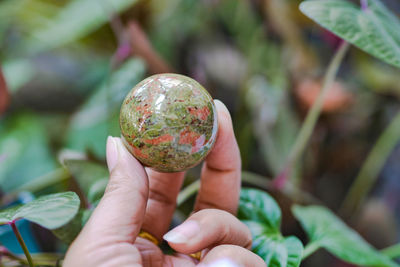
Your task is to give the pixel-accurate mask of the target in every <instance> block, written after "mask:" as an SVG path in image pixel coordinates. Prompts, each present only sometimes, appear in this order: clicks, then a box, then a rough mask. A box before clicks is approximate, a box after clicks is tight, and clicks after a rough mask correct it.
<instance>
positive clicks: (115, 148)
mask: <svg viewBox="0 0 400 267" xmlns="http://www.w3.org/2000/svg"><path fill="white" fill-rule="evenodd" d="M215 104H216V107H217V110H218V112H217V114H218V119H219V122H220V129H219V131H218V136H217V140H216V143H215V146H214V148H213V149H212V151H211V152H210V154H209V155H208V156H207V158H206V160H205V162H204V165H203V169H202V176H201V189H200V191H199V194H198V196H197V200H196V204H195V206H194V209H193V214H192V215H191V216H190V217H189V218H188V219H187V220H186V221H184V222H183V223H182V224H181V225H179V226H178V227H176V228H174V229H173V230H172V231H170V232H169V234H168V235H169V236H171V232H175V233H176V232H180V233H181V235H182V234H183V235H184V236H185V235H186V237H187V238H186V240H185V238H183V239H181V240H178V239H175V240H173V239H171V238H168V239H169V241H168V244H169V245H170V246H171V247H172V248H173V249H174V250H175V251H176V253H175V254H173V255H165V254H163V253H162V251H161V250H160V248H159V247H158V246H156V245H154V244H153V243H151V242H150V241H148V240H146V239H143V238H140V237H138V233H139V231H140V230H145V231H147V232H149V233H150V234H152V235H153V236H155V237H156V238H157V239H158V240H160V241H161V240H162V237H163V236H165V239H167V236H168V235H165V233H166V232H167V231H168V228H169V226H170V223H171V219H172V216H173V213H174V210H175V205H176V204H175V203H176V198H177V195H178V192H179V190H180V187H181V185H182V181H183V177H184V173H182V172H180V173H160V172H157V171H154V170H152V169H148V168H147V169H145V168H144V167H143V166H142V165H141V164H140V162H139V161H138V160H136V159H135V158H134V157H133V156H132V155H131V154H130V153H129V152H128V150H127V149H126V148H125V146H124V145H123V144H122V142H121V140H120V139H119V138H112V137H109V139H108V142H107V165H108V167H109V170H110V181H109V183H108V185H107V189H106V192H105V194H104V196H103V198H102V199H101V201H100V203H99V205H98V206H97V207H96V209H95V210H94V212H93V214H92V216H91V217H90V219H89V221H88V222H87V224H86V225H85V227H84V228H83V230H82V232H81V233H80V234H79V236H78V237H77V239H76V240H75V241H74V242H73V243H72V245H71V246H70V248H69V249H68V252H67V255H66V258H65V260H64V263H63V266H65V267H79V266H85V267H91V266H107V267H113V266H146V267H148V266H149V267H158V266H174V267H178V266H179V267H193V266H196V265H200V264H204V265H205V266H208V265H209V264H213V263H215V264H217V263H218V261H220V260H224V261H226V259H229V262H233V264H235V265H233V266H245V267H259V266H260V267H264V266H266V265H265V263H264V261H263V260H262V259H261V258H260V257H259V256H257V255H255V254H254V253H252V252H251V251H249V250H248V248H250V245H251V235H250V231H249V229H248V228H247V227H246V226H245V225H244V224H243V223H241V222H240V221H239V220H238V219H237V218H236V217H235V216H234V215H233V214H235V213H236V209H237V205H238V200H239V191H240V172H241V163H240V154H239V149H238V146H237V143H236V140H235V136H234V134H233V129H232V122H231V119H230V116H229V112H228V110H227V109H226V107H225V106H224V105H223V104H222V103H221V102H220V101H218V100H216V101H215ZM227 192H229V194H227ZM188 226H190V227H188ZM193 226H194V227H193ZM185 229H186V230H185ZM198 251H202V258H201V261H200V262H198V261H197V260H194V259H193V258H191V257H189V256H187V254H188V253H194V252H198ZM204 265H202V266H204ZM214 266H215V265H214ZM217 266H218V265H217Z"/></svg>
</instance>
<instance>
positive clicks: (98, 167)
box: [64, 159, 109, 196]
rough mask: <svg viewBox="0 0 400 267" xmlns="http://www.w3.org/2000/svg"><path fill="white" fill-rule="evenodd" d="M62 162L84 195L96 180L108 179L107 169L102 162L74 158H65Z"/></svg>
mask: <svg viewBox="0 0 400 267" xmlns="http://www.w3.org/2000/svg"><path fill="white" fill-rule="evenodd" d="M64 164H65V166H66V168H67V169H68V171H69V173H70V174H71V176H72V177H74V179H75V180H76V182H77V183H78V184H79V188H80V189H81V190H82V191H83V193H84V194H85V195H86V196H88V195H89V192H90V190H91V187H92V186H93V184H95V183H96V182H97V181H99V180H103V179H107V180H108V175H109V173H108V170H107V168H106V167H105V166H104V165H102V164H99V163H95V162H91V161H88V160H76V159H70V160H65V161H64Z"/></svg>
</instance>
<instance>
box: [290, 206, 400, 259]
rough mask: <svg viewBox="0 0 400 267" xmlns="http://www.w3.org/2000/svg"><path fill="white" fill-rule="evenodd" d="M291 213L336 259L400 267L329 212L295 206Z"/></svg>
mask: <svg viewBox="0 0 400 267" xmlns="http://www.w3.org/2000/svg"><path fill="white" fill-rule="evenodd" d="M292 210H293V214H294V216H295V217H296V218H297V220H299V221H300V223H301V225H302V226H303V228H304V230H305V232H306V233H307V235H308V238H309V239H310V243H311V244H313V245H314V246H319V247H322V248H325V249H326V250H328V251H329V252H331V253H332V254H334V255H335V256H336V257H338V258H340V259H342V260H344V261H347V262H350V263H353V264H357V265H360V266H399V265H397V264H396V263H394V262H392V261H391V260H390V259H389V258H387V257H386V256H384V255H383V254H381V253H379V252H378V251H377V250H375V249H374V248H373V247H372V246H371V245H369V244H368V243H367V242H366V241H365V240H364V239H363V238H362V237H361V236H360V235H359V234H358V233H357V232H355V231H354V230H352V229H351V228H349V227H348V226H347V225H345V224H344V223H343V222H342V221H341V220H340V219H339V218H338V217H336V216H335V215H334V214H333V213H332V212H331V211H329V210H328V209H326V208H324V207H321V206H309V207H302V206H297V205H296V206H294V207H293V209H292Z"/></svg>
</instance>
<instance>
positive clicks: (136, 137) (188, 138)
mask: <svg viewBox="0 0 400 267" xmlns="http://www.w3.org/2000/svg"><path fill="white" fill-rule="evenodd" d="M120 127H121V134H122V140H123V142H124V144H125V146H126V147H127V148H128V150H129V151H130V152H131V153H132V155H133V156H135V157H136V158H137V159H138V160H139V161H140V162H142V163H143V165H145V166H148V167H151V168H153V169H155V170H157V171H161V172H179V171H184V170H187V169H189V168H191V167H193V166H195V165H197V164H198V163H200V162H201V161H202V160H203V159H204V158H205V157H206V156H207V154H208V153H209V152H210V150H211V148H212V147H213V145H214V143H215V140H216V137H217V130H218V122H217V113H216V109H215V105H214V102H213V99H212V98H211V96H210V95H209V93H208V92H207V90H206V89H204V88H203V87H202V86H201V85H200V84H199V83H198V82H196V81H195V80H193V79H191V78H189V77H186V76H183V75H179V74H171V73H167V74H158V75H153V76H151V77H148V78H147V79H145V80H143V81H141V82H140V83H139V84H137V85H136V86H135V87H134V88H133V89H132V90H131V92H130V93H129V94H128V95H127V96H126V98H125V100H124V102H123V103H122V107H121V113H120Z"/></svg>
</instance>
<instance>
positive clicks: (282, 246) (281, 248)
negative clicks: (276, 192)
mask: <svg viewBox="0 0 400 267" xmlns="http://www.w3.org/2000/svg"><path fill="white" fill-rule="evenodd" d="M238 218H239V219H240V220H241V221H242V222H244V223H245V224H246V225H247V226H248V227H249V229H250V231H251V233H252V236H253V248H252V250H253V252H255V253H257V254H258V255H259V256H260V257H261V258H263V259H264V260H265V262H266V263H267V266H282V267H286V266H289V267H297V266H299V265H300V262H301V257H302V253H303V244H302V243H301V242H300V240H299V239H297V237H294V236H290V237H283V236H282V234H281V232H280V224H281V210H280V208H279V206H278V204H277V203H276V201H275V200H274V199H273V198H272V197H271V196H270V195H268V194H267V193H266V192H263V191H260V190H256V189H242V192H241V194H240V203H239V212H238Z"/></svg>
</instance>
